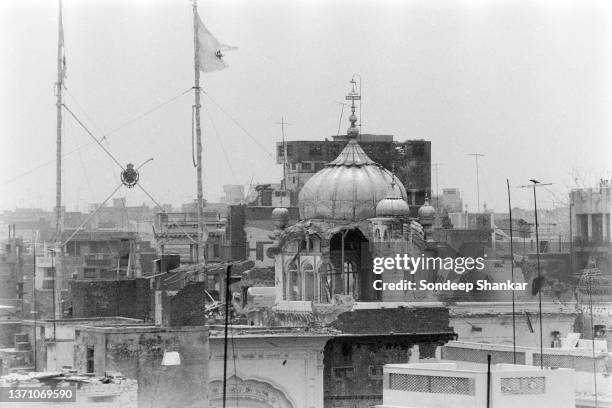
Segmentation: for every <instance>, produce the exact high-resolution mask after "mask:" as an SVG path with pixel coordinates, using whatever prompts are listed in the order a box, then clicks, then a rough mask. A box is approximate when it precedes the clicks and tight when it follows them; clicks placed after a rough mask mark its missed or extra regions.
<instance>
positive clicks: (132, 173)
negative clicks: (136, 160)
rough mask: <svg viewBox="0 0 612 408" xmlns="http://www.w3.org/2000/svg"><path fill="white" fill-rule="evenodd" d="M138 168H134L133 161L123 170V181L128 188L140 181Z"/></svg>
mask: <svg viewBox="0 0 612 408" xmlns="http://www.w3.org/2000/svg"><path fill="white" fill-rule="evenodd" d="M139 177H140V175H139V174H138V170H136V169H135V168H134V165H133V164H132V163H128V165H127V168H126V169H125V170H123V171H122V172H121V182H122V183H123V185H124V186H126V187H127V188H132V187H134V186H135V185H136V183H138V178H139Z"/></svg>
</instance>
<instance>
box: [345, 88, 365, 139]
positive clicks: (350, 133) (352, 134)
mask: <svg viewBox="0 0 612 408" xmlns="http://www.w3.org/2000/svg"><path fill="white" fill-rule="evenodd" d="M349 83H350V84H351V85H352V88H351V91H350V92H349V93H348V95H347V96H346V98H345V99H346V100H347V101H351V115H350V116H349V122H351V126H350V127H349V128H348V129H347V131H346V136H347V137H348V139H349V140H355V139H357V136H359V128H357V125H356V124H357V115H355V101H360V100H361V95H360V94H359V93H358V92H357V90H356V89H355V85H356V84H357V82H356V81H355V78H354V77H353V78H351V81H350V82H349Z"/></svg>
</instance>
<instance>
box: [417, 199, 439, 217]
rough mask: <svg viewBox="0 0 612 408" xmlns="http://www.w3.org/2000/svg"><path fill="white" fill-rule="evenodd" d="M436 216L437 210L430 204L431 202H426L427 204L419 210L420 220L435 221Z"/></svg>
mask: <svg viewBox="0 0 612 408" xmlns="http://www.w3.org/2000/svg"><path fill="white" fill-rule="evenodd" d="M435 216H436V209H435V208H433V207H432V206H431V204H429V200H427V199H426V200H425V204H423V205H422V206H421V208H419V219H420V220H421V221H423V220H433V219H434V218H435Z"/></svg>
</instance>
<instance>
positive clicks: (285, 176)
mask: <svg viewBox="0 0 612 408" xmlns="http://www.w3.org/2000/svg"><path fill="white" fill-rule="evenodd" d="M276 124H277V125H281V133H282V136H283V196H281V206H282V205H283V204H284V202H285V201H284V198H285V197H286V196H287V143H286V142H285V125H291V123H287V122H285V117H284V116H281V121H280V122H276ZM289 205H291V200H289Z"/></svg>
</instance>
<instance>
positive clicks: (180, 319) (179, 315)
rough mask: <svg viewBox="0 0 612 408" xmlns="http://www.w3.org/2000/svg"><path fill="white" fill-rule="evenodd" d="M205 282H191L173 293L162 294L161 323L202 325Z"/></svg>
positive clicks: (204, 320) (204, 322) (204, 304)
mask: <svg viewBox="0 0 612 408" xmlns="http://www.w3.org/2000/svg"><path fill="white" fill-rule="evenodd" d="M205 289H206V282H191V283H188V284H187V285H186V286H185V287H183V288H182V289H181V290H179V291H178V292H177V293H176V294H175V295H168V294H166V293H164V294H163V295H162V304H163V314H164V316H163V324H164V325H165V326H203V325H205V324H206V316H205V314H204V308H205V306H206V298H207V295H206V294H205V293H204V290H205Z"/></svg>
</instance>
